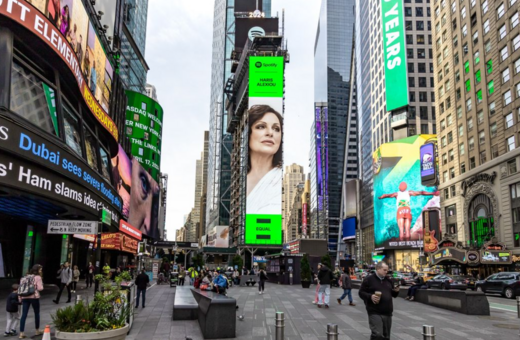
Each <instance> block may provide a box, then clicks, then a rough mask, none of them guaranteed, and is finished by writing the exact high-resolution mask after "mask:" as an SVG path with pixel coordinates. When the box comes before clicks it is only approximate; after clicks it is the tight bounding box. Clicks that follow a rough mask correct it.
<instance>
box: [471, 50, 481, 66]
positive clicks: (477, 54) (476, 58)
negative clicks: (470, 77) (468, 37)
mask: <svg viewBox="0 0 520 340" xmlns="http://www.w3.org/2000/svg"><path fill="white" fill-rule="evenodd" d="M473 62H474V63H475V65H478V63H480V52H479V51H477V52H475V53H474V54H473Z"/></svg>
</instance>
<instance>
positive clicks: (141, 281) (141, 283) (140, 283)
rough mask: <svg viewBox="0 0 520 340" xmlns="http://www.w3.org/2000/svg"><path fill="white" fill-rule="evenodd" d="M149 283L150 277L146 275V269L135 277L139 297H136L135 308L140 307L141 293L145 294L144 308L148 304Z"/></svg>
mask: <svg viewBox="0 0 520 340" xmlns="http://www.w3.org/2000/svg"><path fill="white" fill-rule="evenodd" d="M148 283H150V277H148V275H146V272H145V271H144V269H143V270H142V271H141V274H139V275H137V278H136V279H135V285H136V286H137V297H136V298H135V308H139V298H140V297H141V294H142V295H143V308H144V307H145V304H146V288H148Z"/></svg>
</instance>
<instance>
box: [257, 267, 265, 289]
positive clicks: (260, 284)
mask: <svg viewBox="0 0 520 340" xmlns="http://www.w3.org/2000/svg"><path fill="white" fill-rule="evenodd" d="M258 278H259V279H260V280H259V281H258V295H262V294H263V293H264V290H265V281H267V274H266V273H265V270H263V269H260V273H258Z"/></svg>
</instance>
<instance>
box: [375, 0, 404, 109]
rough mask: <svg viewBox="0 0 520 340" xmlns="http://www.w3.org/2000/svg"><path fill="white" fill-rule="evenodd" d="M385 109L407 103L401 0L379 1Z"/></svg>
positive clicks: (399, 106) (396, 107) (395, 107)
mask: <svg viewBox="0 0 520 340" xmlns="http://www.w3.org/2000/svg"><path fill="white" fill-rule="evenodd" d="M381 12H382V19H383V20H382V25H383V29H382V32H383V46H384V48H383V50H384V56H385V89H386V110H387V111H392V110H395V109H398V108H401V107H403V106H406V105H408V72H407V62H406V43H405V33H404V13H403V0H384V1H381Z"/></svg>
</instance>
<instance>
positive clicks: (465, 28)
mask: <svg viewBox="0 0 520 340" xmlns="http://www.w3.org/2000/svg"><path fill="white" fill-rule="evenodd" d="M467 35H468V26H467V25H464V26H462V36H463V37H465V36H467Z"/></svg>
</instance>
